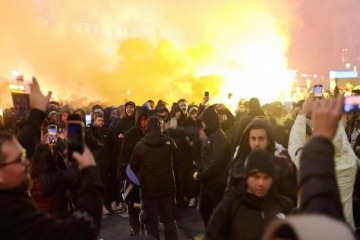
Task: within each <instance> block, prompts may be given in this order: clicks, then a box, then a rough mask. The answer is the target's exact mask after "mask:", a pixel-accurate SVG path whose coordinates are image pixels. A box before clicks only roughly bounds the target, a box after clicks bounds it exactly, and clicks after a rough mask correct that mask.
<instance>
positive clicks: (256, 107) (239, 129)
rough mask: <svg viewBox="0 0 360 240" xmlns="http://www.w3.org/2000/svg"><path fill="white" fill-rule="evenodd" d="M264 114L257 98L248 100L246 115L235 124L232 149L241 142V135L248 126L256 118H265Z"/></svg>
mask: <svg viewBox="0 0 360 240" xmlns="http://www.w3.org/2000/svg"><path fill="white" fill-rule="evenodd" d="M265 116H266V115H265V113H264V111H263V110H262V108H261V105H260V101H259V99H258V98H256V97H253V98H251V99H250V100H249V112H248V113H247V115H246V116H245V117H244V118H242V119H241V120H239V121H238V122H237V123H236V133H235V136H234V141H233V142H232V144H233V145H234V146H233V147H236V146H237V144H238V143H239V142H240V141H241V138H242V135H243V133H244V131H245V128H246V127H247V126H248V124H249V123H250V122H251V121H252V120H253V119H254V118H256V117H265Z"/></svg>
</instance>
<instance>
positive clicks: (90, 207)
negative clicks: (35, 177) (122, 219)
mask: <svg viewBox="0 0 360 240" xmlns="http://www.w3.org/2000/svg"><path fill="white" fill-rule="evenodd" d="M44 119H45V113H44V112H42V111H40V110H37V109H31V111H30V115H29V118H28V119H27V121H25V122H24V123H23V124H22V126H21V128H20V130H19V132H18V136H20V139H22V141H21V143H22V145H23V147H24V148H25V149H27V151H28V154H29V155H30V156H32V155H33V153H34V150H35V147H36V145H37V144H39V142H40V125H41V122H42V121H43V120H44ZM26 137H28V138H26ZM81 174H82V176H83V185H82V189H81V191H80V194H79V199H78V201H77V204H76V211H75V212H74V213H73V214H72V217H71V219H68V220H66V221H59V220H57V219H54V218H50V217H49V216H48V215H46V214H44V213H41V212H39V210H38V209H37V208H36V207H35V205H34V203H33V201H32V199H31V198H30V196H29V195H28V194H27V193H26V192H23V193H19V192H13V191H8V190H0V222H1V224H0V232H1V239H9V240H12V239H14V240H15V239H39V240H41V239H55V240H56V239H59V240H60V239H95V238H96V237H97V235H98V233H99V231H100V227H101V208H102V198H101V195H102V192H103V186H102V184H101V181H100V176H99V174H98V172H97V170H96V168H95V167H86V168H84V169H83V170H82V171H81Z"/></svg>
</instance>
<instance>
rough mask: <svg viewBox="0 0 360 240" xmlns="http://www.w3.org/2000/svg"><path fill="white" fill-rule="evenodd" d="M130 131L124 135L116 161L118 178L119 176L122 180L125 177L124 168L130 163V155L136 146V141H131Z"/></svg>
mask: <svg viewBox="0 0 360 240" xmlns="http://www.w3.org/2000/svg"><path fill="white" fill-rule="evenodd" d="M130 131H131V130H129V131H127V132H126V133H125V136H124V140H123V142H122V145H121V150H120V155H119V159H118V176H121V178H122V179H124V177H125V176H126V174H125V170H126V166H127V165H128V164H129V163H130V160H131V154H132V152H133V150H134V147H135V144H136V140H134V139H133V137H132V134H131V132H130Z"/></svg>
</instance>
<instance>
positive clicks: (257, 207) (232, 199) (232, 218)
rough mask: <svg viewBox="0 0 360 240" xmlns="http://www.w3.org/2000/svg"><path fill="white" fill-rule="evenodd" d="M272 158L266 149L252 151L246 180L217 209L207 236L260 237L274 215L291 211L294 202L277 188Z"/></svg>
mask: <svg viewBox="0 0 360 240" xmlns="http://www.w3.org/2000/svg"><path fill="white" fill-rule="evenodd" d="M273 158H274V156H273V155H272V154H270V153H269V152H267V151H265V150H255V151H253V152H251V153H250V154H249V156H248V158H247V161H246V167H245V168H246V173H245V175H244V178H245V179H244V181H242V182H241V184H240V186H238V188H237V191H236V192H233V193H232V194H231V195H227V196H225V197H224V199H223V200H222V201H221V202H220V203H219V205H218V207H217V208H216V209H215V210H214V213H213V215H212V216H211V219H210V221H209V224H208V226H207V228H206V235H205V239H217V240H220V239H238V240H246V239H260V238H261V236H262V234H263V232H264V229H265V228H266V227H267V225H268V224H269V223H270V222H271V221H272V220H273V219H274V218H278V217H284V215H286V214H289V213H290V211H291V209H292V208H293V206H294V205H293V204H292V202H291V201H290V200H289V199H288V198H286V197H283V196H281V195H280V194H279V193H278V192H277V191H276V188H275V187H274V180H273V178H274V161H273Z"/></svg>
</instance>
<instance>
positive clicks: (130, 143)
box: [118, 107, 149, 235]
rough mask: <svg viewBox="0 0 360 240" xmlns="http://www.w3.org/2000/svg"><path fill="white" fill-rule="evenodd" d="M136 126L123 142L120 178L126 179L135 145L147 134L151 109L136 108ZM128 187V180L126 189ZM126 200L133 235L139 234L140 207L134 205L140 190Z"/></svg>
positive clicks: (119, 170) (136, 190)
mask: <svg viewBox="0 0 360 240" xmlns="http://www.w3.org/2000/svg"><path fill="white" fill-rule="evenodd" d="M135 116H136V122H135V126H134V127H132V128H130V129H129V130H128V131H126V133H125V135H124V140H123V142H122V147H121V152H120V158H119V164H118V180H119V181H120V180H126V167H127V165H128V164H129V163H130V159H131V155H132V154H133V150H134V147H135V145H136V144H137V143H138V142H139V141H140V140H141V138H143V137H144V136H145V132H146V120H147V119H148V118H149V110H148V109H147V108H146V107H139V108H137V109H136V113H135ZM127 187H128V182H127V184H126V187H125V189H126V188H127ZM124 201H125V202H126V203H127V205H128V214H129V223H130V227H131V233H130V234H131V235H134V234H139V232H140V222H139V214H140V209H138V208H135V207H134V203H140V191H139V189H138V188H136V187H134V188H133V189H132V190H131V192H130V193H129V194H128V195H127V198H126V199H124Z"/></svg>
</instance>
